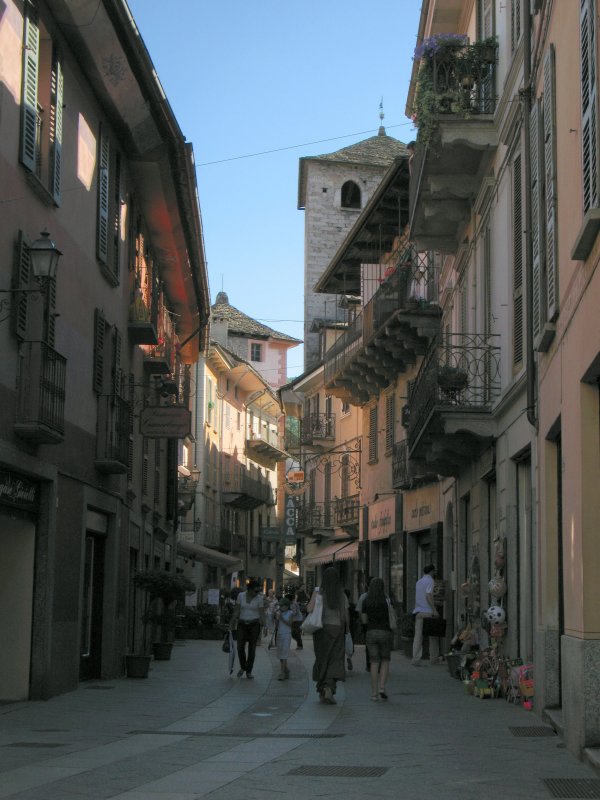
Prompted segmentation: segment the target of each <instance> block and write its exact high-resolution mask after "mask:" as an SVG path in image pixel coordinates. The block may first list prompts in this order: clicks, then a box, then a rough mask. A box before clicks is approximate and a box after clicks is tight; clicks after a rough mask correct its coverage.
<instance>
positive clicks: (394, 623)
mask: <svg viewBox="0 0 600 800" xmlns="http://www.w3.org/2000/svg"><path fill="white" fill-rule="evenodd" d="M387 605H388V616H389V620H390V630H391V631H395V630H396V629H397V627H398V619H397V618H396V612H395V611H394V606H393V605H392V604H391V603H390V601H389V598H388V601H387Z"/></svg>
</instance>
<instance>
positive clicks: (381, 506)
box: [369, 497, 396, 541]
mask: <svg viewBox="0 0 600 800" xmlns="http://www.w3.org/2000/svg"><path fill="white" fill-rule="evenodd" d="M395 528H396V498H395V497H387V498H386V499H385V500H378V501H377V502H376V503H371V505H370V506H369V541H373V540H375V539H387V538H388V537H389V535H390V534H391V533H394V531H395Z"/></svg>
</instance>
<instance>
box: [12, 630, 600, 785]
mask: <svg viewBox="0 0 600 800" xmlns="http://www.w3.org/2000/svg"><path fill="white" fill-rule="evenodd" d="M226 659H227V656H226V655H225V654H224V653H222V652H221V646H220V642H210V641H207V642H205V641H186V642H177V643H176V645H175V647H174V649H173V657H172V660H171V661H162V662H160V661H159V662H154V663H153V665H152V670H151V672H150V677H149V678H148V679H147V680H135V679H129V680H128V679H124V680H116V681H109V682H99V681H96V682H92V683H87V684H82V685H81V687H80V688H79V689H78V690H77V691H75V692H71V693H69V694H66V695H62V696H61V697H56V698H53V699H52V700H50V701H48V702H36V703H15V704H11V705H4V706H0V798H13V799H16V798H18V800H25V799H26V798H27V800H82V799H83V798H86V800H89V798H99V799H100V798H102V799H104V798H111V799H112V800H198V798H204V797H209V798H211V800H238V798H239V800H254V799H255V798H256V800H259V798H260V800H265V798H270V797H274V798H277V797H282V798H283V797H285V796H291V797H298V798H300V797H301V798H306V797H319V798H338V797H342V798H344V800H355V799H356V800H366V799H367V798H386V797H390V798H392V797H393V798H395V800H398V799H400V800H403V799H404V798H410V800H416V799H418V800H430V799H431V800H450V799H452V800H455V799H456V798H460V800H471V798H472V799H473V800H475V799H477V800H481V798H490V797H494V798H499V797H504V798H509V799H510V800H519V799H520V798H524V799H525V798H526V799H527V800H537V798H549V797H553V796H562V797H576V796H577V795H575V794H562V795H556V794H552V792H551V791H550V789H549V788H548V785H547V784H546V783H545V782H544V781H545V780H548V779H554V780H557V781H559V782H560V781H562V780H569V779H575V780H579V781H581V780H583V781H585V782H586V784H585V785H586V786H588V787H589V786H592V788H593V787H595V786H600V781H597V779H596V778H597V776H596V774H595V773H593V772H592V771H591V769H590V768H589V767H587V766H586V765H584V764H580V763H578V762H577V761H576V760H575V759H574V758H573V757H572V756H571V755H569V754H568V753H567V751H566V750H565V748H564V746H563V745H562V742H561V740H560V739H559V738H558V737H557V736H555V735H551V736H539V735H538V736H535V737H524V736H521V735H519V736H515V735H514V734H513V732H511V728H519V727H521V728H529V729H531V728H537V729H538V733H539V729H540V728H541V729H542V732H543V731H544V729H545V731H546V732H548V731H549V729H548V726H545V725H544V723H543V722H542V721H541V720H540V719H539V717H537V716H535V715H534V714H533V713H531V712H527V711H524V710H523V709H522V708H519V707H516V706H513V705H509V704H507V703H506V702H504V701H503V700H490V699H483V700H480V699H476V698H474V697H472V696H470V695H466V694H465V693H464V691H463V688H462V685H461V683H460V682H459V681H457V680H454V679H453V678H451V677H450V675H449V674H448V671H447V669H446V667H445V666H428V667H426V668H423V669H416V668H414V667H412V666H411V665H410V663H409V661H408V660H407V659H406V658H405V657H404V656H403V655H402V654H401V652H398V651H395V652H394V653H393V654H392V668H391V679H390V682H389V685H388V694H389V700H388V701H387V702H386V701H381V702H378V703H374V702H372V701H371V700H370V684H369V677H368V674H367V672H366V671H365V670H364V647H358V648H357V653H356V654H355V657H354V665H355V668H354V670H353V671H352V672H349V673H348V679H347V681H346V683H345V684H342V685H340V687H339V690H338V704H337V705H335V706H328V705H322V704H320V703H318V702H317V698H316V694H315V691H314V684H313V683H312V682H311V681H310V669H311V666H312V661H313V652H312V644H311V641H310V639H307V640H306V644H305V647H304V650H299V651H296V650H294V651H293V652H292V654H291V657H290V669H291V678H290V680H289V681H286V682H279V681H277V679H276V677H277V673H278V666H279V665H278V662H277V659H276V656H275V652H274V651H273V650H271V651H269V650H267V648H266V647H265V646H264V644H263V646H262V647H260V648H259V649H258V651H257V661H256V665H255V669H254V673H255V680H253V681H249V680H246V679H245V678H242V679H238V678H236V677H235V672H234V676H233V677H230V676H229V674H228V671H227V667H226ZM530 732H531V731H530ZM521 733H522V731H521ZM590 781H591V782H592V783H589V782H590ZM556 785H559V786H561V785H563V784H560V783H558V784H556ZM580 785H582V784H580ZM580 796H585V797H600V794H585V795H580Z"/></svg>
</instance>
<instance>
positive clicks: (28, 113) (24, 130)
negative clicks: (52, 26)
mask: <svg viewBox="0 0 600 800" xmlns="http://www.w3.org/2000/svg"><path fill="white" fill-rule="evenodd" d="M39 59H40V29H39V28H38V25H37V20H36V19H35V18H34V16H33V11H32V9H31V8H30V7H28V12H27V15H26V17H25V27H24V35H23V94H22V98H21V162H22V163H23V164H24V165H25V166H26V167H27V169H30V170H31V171H32V172H33V173H36V172H37V149H38V148H37V98H38V74H39Z"/></svg>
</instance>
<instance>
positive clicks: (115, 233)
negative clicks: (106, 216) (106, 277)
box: [110, 152, 121, 278]
mask: <svg viewBox="0 0 600 800" xmlns="http://www.w3.org/2000/svg"><path fill="white" fill-rule="evenodd" d="M111 174H112V177H113V178H114V181H113V187H112V189H113V191H112V208H111V217H112V229H111V234H110V235H111V248H112V255H111V258H110V260H111V262H112V263H111V267H112V272H113V274H114V276H115V277H116V278H118V277H119V272H120V261H121V249H120V248H121V157H120V155H119V154H118V153H117V152H114V154H113V161H112V164H111Z"/></svg>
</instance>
